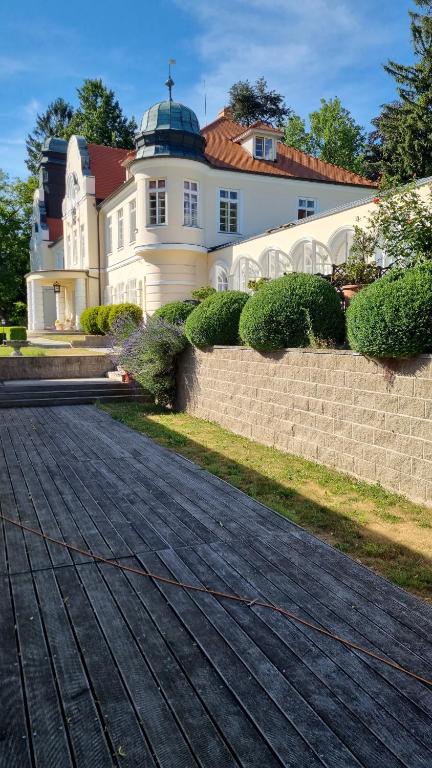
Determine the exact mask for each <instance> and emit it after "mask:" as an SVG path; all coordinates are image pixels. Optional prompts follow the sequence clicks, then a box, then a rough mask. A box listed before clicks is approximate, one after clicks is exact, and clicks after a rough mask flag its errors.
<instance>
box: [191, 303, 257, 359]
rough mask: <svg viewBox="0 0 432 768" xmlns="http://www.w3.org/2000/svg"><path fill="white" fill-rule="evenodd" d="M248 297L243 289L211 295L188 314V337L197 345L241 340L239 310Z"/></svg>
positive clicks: (231, 342)
mask: <svg viewBox="0 0 432 768" xmlns="http://www.w3.org/2000/svg"><path fill="white" fill-rule="evenodd" d="M248 298H249V295H248V294H247V293H243V292H242V291H224V292H223V293H215V294H214V295H212V296H209V297H208V298H207V299H205V300H204V301H203V302H202V303H201V304H199V305H198V306H197V307H195V309H194V311H193V312H192V313H191V314H190V315H189V317H188V318H187V320H186V323H185V334H186V337H187V338H188V339H189V341H190V342H191V344H194V346H196V347H211V346H213V345H214V344H238V343H239V320H240V314H241V312H242V309H243V307H244V305H245V304H246V302H247V300H248Z"/></svg>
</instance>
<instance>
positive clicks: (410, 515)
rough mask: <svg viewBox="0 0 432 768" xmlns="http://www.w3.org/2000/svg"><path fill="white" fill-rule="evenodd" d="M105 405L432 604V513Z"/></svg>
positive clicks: (184, 418)
mask: <svg viewBox="0 0 432 768" xmlns="http://www.w3.org/2000/svg"><path fill="white" fill-rule="evenodd" d="M100 407H101V408H103V410H105V411H106V412H107V413H109V414H111V416H113V417H114V418H116V419H118V420H120V421H122V422H124V423H125V424H127V425H128V426H130V427H132V428H133V429H136V430H138V431H140V432H144V433H145V434H146V435H148V436H149V437H151V438H153V439H154V440H155V441H156V442H158V443H160V444H161V445H164V446H165V447H167V448H170V449H172V450H174V451H176V452H177V453H180V454H182V455H183V456H186V457H187V458H189V459H191V460H193V461H195V462H196V463H197V464H199V465H200V466H202V467H205V468H206V469H207V470H209V471H210V472H212V473H213V474H215V475H218V476H219V477H222V478H223V479H224V480H227V481H228V482H230V483H231V484H232V485H234V486H236V487H237V488H241V490H243V491H245V492H246V493H248V494H250V495H251V496H253V497H254V498H256V499H258V500H259V501H261V502H262V503H263V504H266V505H267V506H269V507H271V508H272V509H275V510H277V511H278V512H280V513H282V514H283V515H285V516H286V517H288V518H289V519H290V520H293V521H294V522H295V523H298V524H299V525H301V526H303V527H304V528H307V529H308V530H309V531H312V533H314V534H316V535H317V536H319V537H320V538H322V539H324V540H325V541H327V542H329V543H331V544H332V545H333V546H335V547H337V548H338V549H340V550H342V551H343V552H346V553H347V554H349V555H350V556H351V557H354V558H356V559H357V560H359V561H360V562H362V563H364V564H365V565H368V566H369V567H370V568H372V569H373V570H375V571H376V572H377V573H381V574H382V575H383V576H385V577H386V578H388V579H389V580H390V581H392V582H394V583H395V584H398V585H399V586H402V587H405V588H406V589H409V590H410V591H412V592H415V593H416V594H418V595H421V596H422V597H423V599H426V600H431V601H432V510H431V509H428V508H427V507H423V506H420V505H417V504H414V503H412V502H410V501H407V499H405V498H403V497H401V496H397V495H396V494H392V493H388V492H387V491H385V490H383V489H382V488H381V487H380V486H378V485H368V484H367V483H363V482H359V481H356V480H354V479H352V478H350V477H349V476H347V475H343V474H341V473H339V472H336V471H335V470H332V469H328V468H327V467H324V466H322V465H320V464H315V463H313V462H310V461H306V460H305V459H301V458H298V457H295V456H291V455H289V454H286V453H282V452H281V451H277V450H275V449H273V448H267V447H266V446H262V445H259V444H258V443H254V442H253V441H252V440H249V439H247V438H244V437H239V436H238V435H235V434H233V433H232V432H228V431H227V430H225V429H222V428H221V427H219V426H217V425H216V424H213V423H211V422H208V421H203V420H202V419H197V418H195V417H193V416H189V415H187V414H184V413H172V412H170V411H166V410H162V409H160V408H157V407H156V406H149V405H144V404H141V403H117V404H112V405H111V404H109V405H102V406H100Z"/></svg>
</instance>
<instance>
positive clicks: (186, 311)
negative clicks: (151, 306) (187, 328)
mask: <svg viewBox="0 0 432 768" xmlns="http://www.w3.org/2000/svg"><path fill="white" fill-rule="evenodd" d="M195 306H196V304H189V303H188V302H187V301H171V302H170V303H169V304H164V305H163V307H159V309H157V310H156V312H155V313H154V315H153V316H154V317H161V318H162V319H163V320H166V322H167V323H171V324H172V325H183V323H184V322H185V320H186V318H187V317H189V315H190V313H191V312H192V310H194V309H195Z"/></svg>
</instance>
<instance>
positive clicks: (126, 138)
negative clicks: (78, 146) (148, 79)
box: [67, 80, 137, 149]
mask: <svg viewBox="0 0 432 768" xmlns="http://www.w3.org/2000/svg"><path fill="white" fill-rule="evenodd" d="M78 98H79V106H78V109H77V110H76V112H75V114H74V116H73V118H72V120H71V121H70V123H69V125H68V128H67V137H70V136H72V134H78V135H80V136H84V138H85V139H86V140H87V141H89V142H92V143H94V144H104V145H105V146H107V147H123V148H124V149H132V147H133V146H134V139H135V133H136V131H137V124H136V122H135V120H134V118H131V119H128V118H127V117H125V116H124V114H123V111H122V109H121V107H120V104H119V102H118V101H117V99H116V98H115V95H114V91H112V90H109V89H108V88H106V86H105V85H104V84H103V82H102V80H84V83H83V85H82V87H81V88H78Z"/></svg>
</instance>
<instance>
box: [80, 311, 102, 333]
mask: <svg viewBox="0 0 432 768" xmlns="http://www.w3.org/2000/svg"><path fill="white" fill-rule="evenodd" d="M98 316H99V307H88V308H87V309H85V310H84V311H83V312H81V316H80V326H81V328H82V329H83V331H84V333H88V334H89V335H92V336H93V335H96V336H97V335H98V334H100V333H101V331H100V328H99V322H98Z"/></svg>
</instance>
